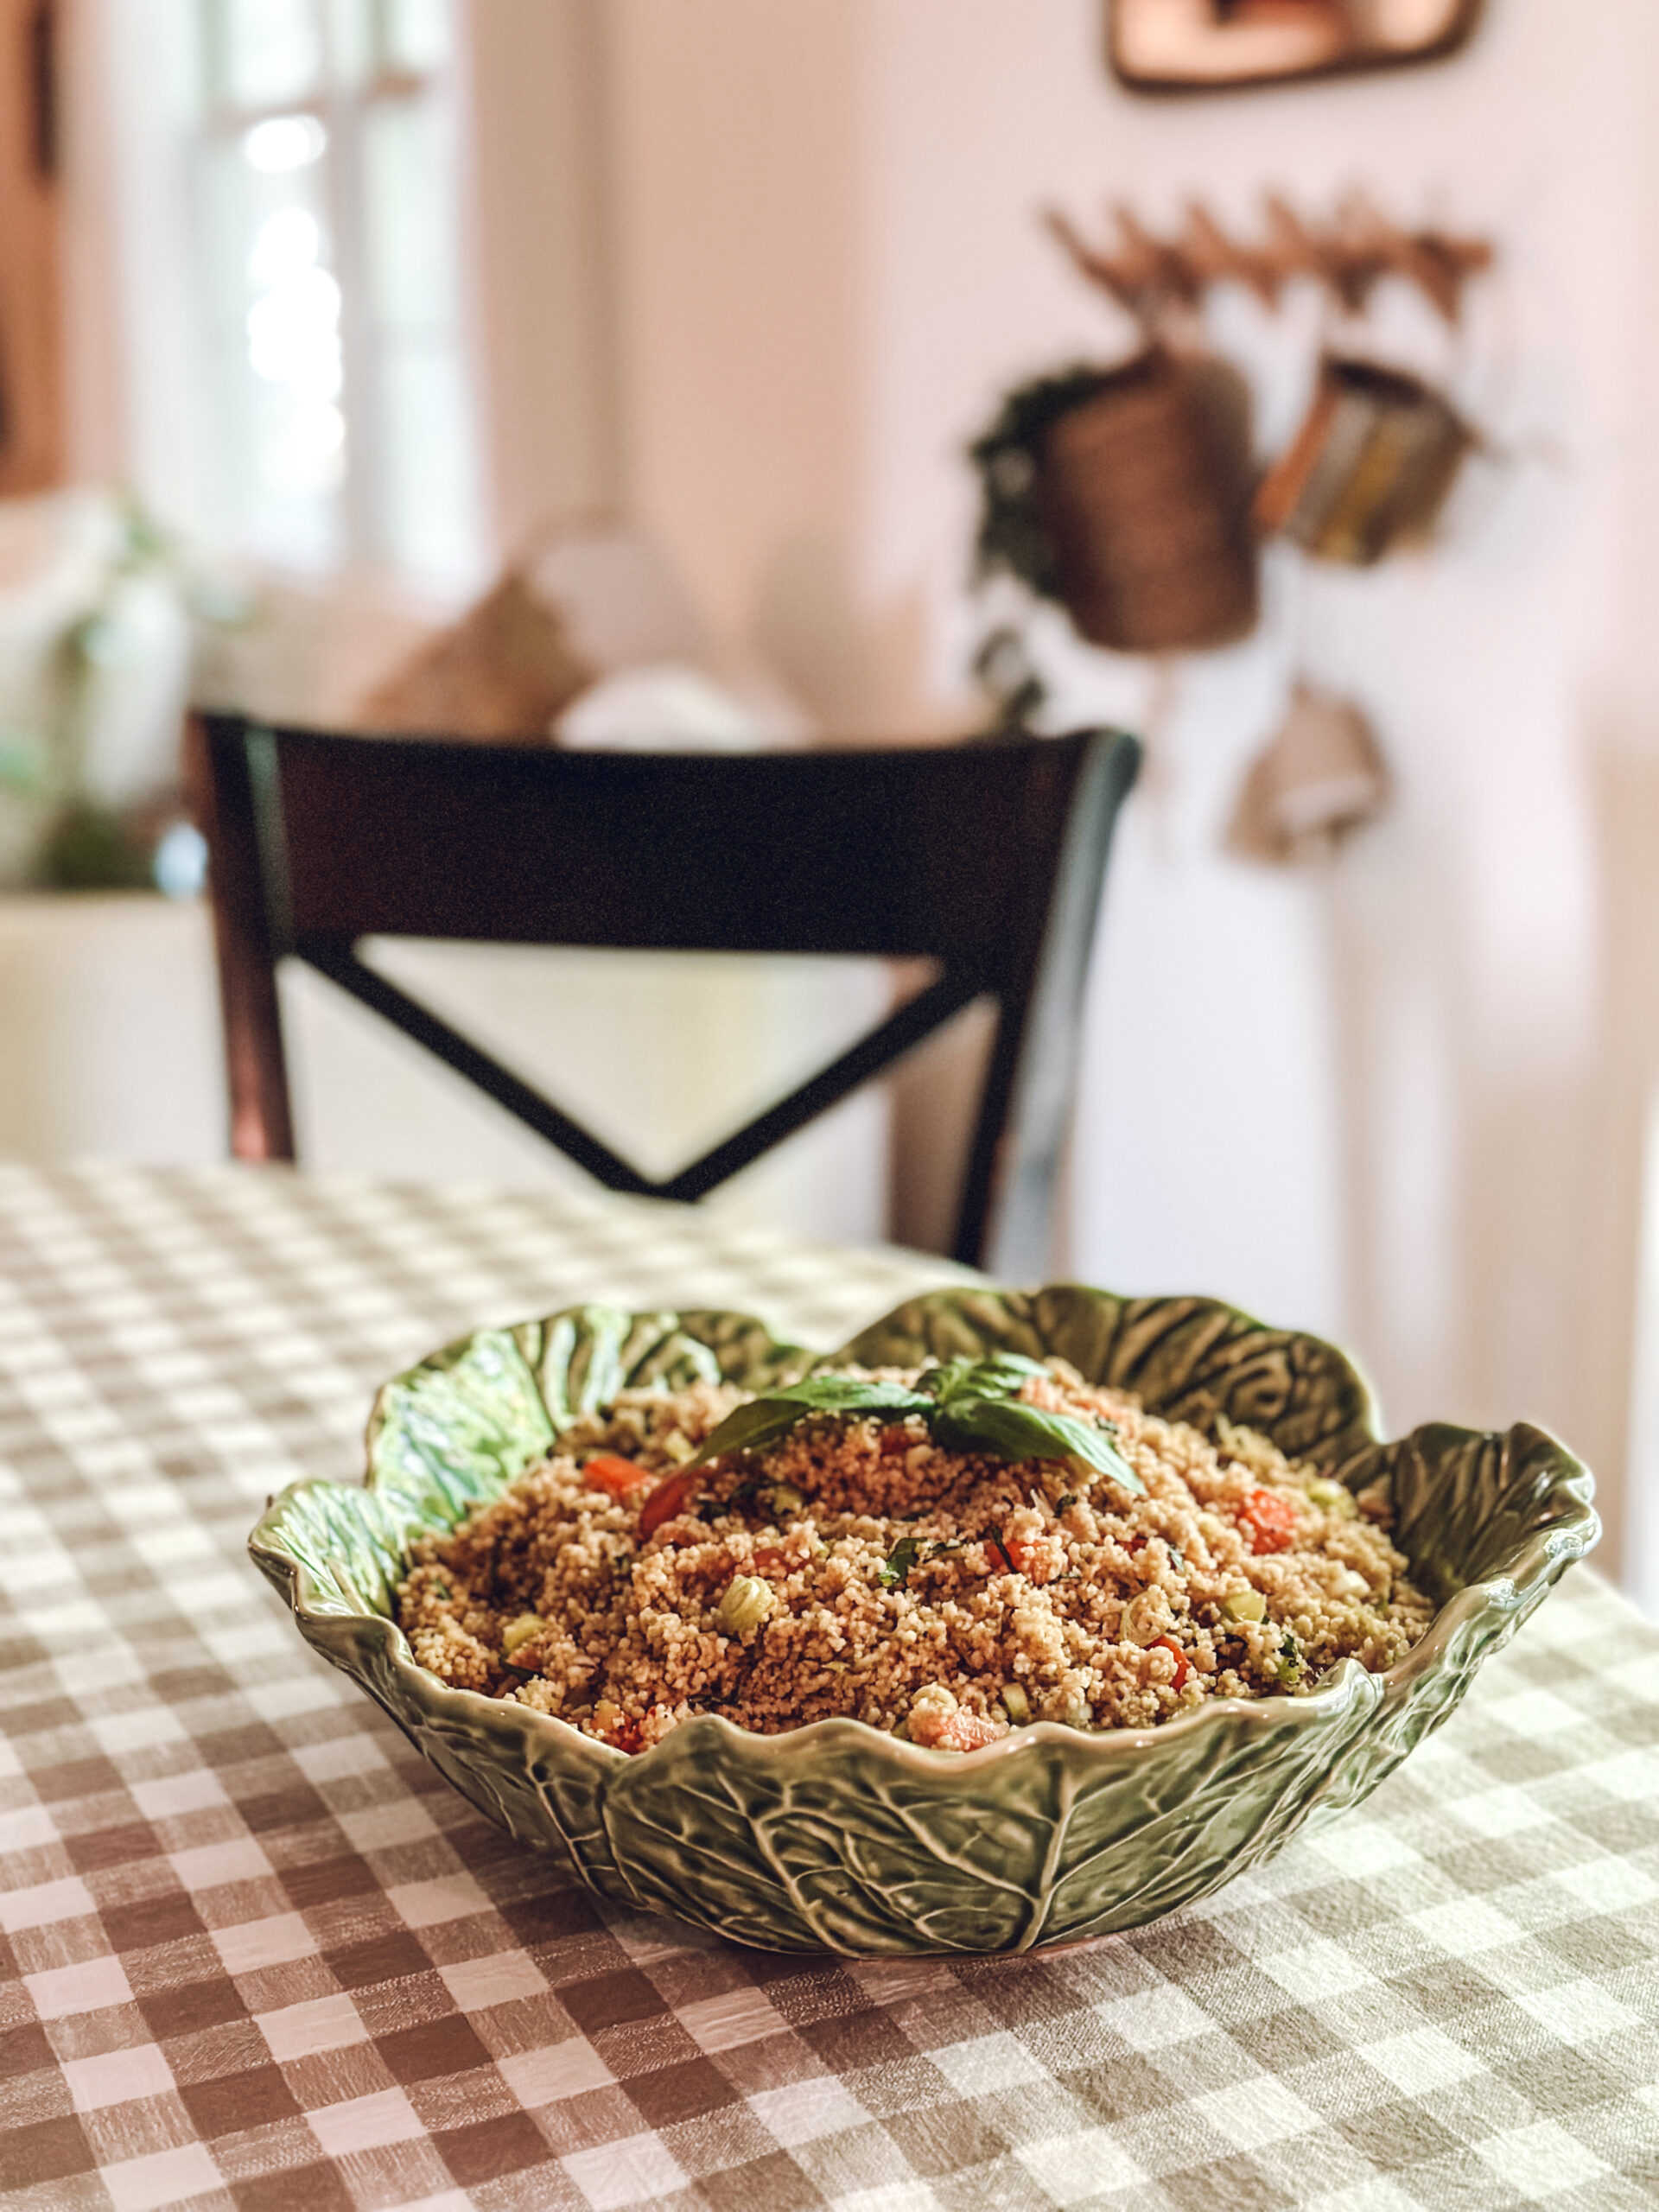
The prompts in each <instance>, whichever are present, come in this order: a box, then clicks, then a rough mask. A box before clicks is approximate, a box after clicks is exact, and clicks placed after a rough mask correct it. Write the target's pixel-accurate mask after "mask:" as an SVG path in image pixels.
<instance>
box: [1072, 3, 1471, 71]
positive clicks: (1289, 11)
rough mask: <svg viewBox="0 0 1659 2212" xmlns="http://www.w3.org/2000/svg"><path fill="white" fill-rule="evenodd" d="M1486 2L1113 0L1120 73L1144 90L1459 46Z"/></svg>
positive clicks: (1390, 64) (1388, 62) (1370, 64)
mask: <svg viewBox="0 0 1659 2212" xmlns="http://www.w3.org/2000/svg"><path fill="white" fill-rule="evenodd" d="M1481 7H1482V0H1106V54H1107V60H1108V62H1109V65H1110V67H1111V71H1112V73H1113V75H1114V76H1115V77H1116V79H1118V81H1119V82H1120V83H1121V84H1123V85H1126V86H1128V88H1129V89H1130V90H1131V91H1132V92H1229V91H1236V90H1237V89H1239V88H1240V87H1242V86H1249V85H1271V84H1286V83H1289V82H1293V81H1294V80H1295V79H1299V78H1307V77H1330V76H1336V75H1338V74H1342V73H1346V72H1348V71H1351V70H1357V69H1393V68H1401V67H1406V66H1408V65H1409V64H1412V63H1415V62H1421V61H1432V60H1438V59H1439V58H1440V57H1441V56H1442V55H1445V54H1452V53H1455V52H1456V50H1457V49H1458V48H1459V47H1460V46H1462V45H1463V44H1465V41H1467V40H1468V39H1469V37H1470V36H1471V34H1472V33H1473V31H1474V29H1475V27H1476V24H1477V23H1478V20H1479V17H1480V13H1481Z"/></svg>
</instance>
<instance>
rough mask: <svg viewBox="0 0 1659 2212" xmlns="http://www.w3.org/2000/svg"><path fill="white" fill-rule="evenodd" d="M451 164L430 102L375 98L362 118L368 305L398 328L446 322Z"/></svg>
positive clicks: (449, 314) (449, 312)
mask: <svg viewBox="0 0 1659 2212" xmlns="http://www.w3.org/2000/svg"><path fill="white" fill-rule="evenodd" d="M454 181H455V164H454V157H453V155H452V153H451V150H450V146H449V132H448V119H447V118H446V117H445V116H444V115H443V114H442V112H441V111H440V110H439V108H438V105H437V104H436V102H435V100H432V99H390V100H382V101H377V102H376V103H375V104H374V105H373V106H372V107H371V108H369V109H368V110H367V111H365V115H364V118H363V189H364V198H365V216H366V228H367V238H368V267H369V282H370V300H371V307H372V313H373V315H374V318H375V321H377V322H378V323H379V324H381V325H382V326H389V327H392V328H396V329H398V330H405V331H408V330H416V329H418V330H428V331H429V330H431V329H433V328H435V327H438V326H440V325H447V324H450V323H453V321H454V317H455V305H456V303H455V297H454V260H455V249H454V222H455V208H454Z"/></svg>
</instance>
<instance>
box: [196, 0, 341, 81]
mask: <svg viewBox="0 0 1659 2212" xmlns="http://www.w3.org/2000/svg"><path fill="white" fill-rule="evenodd" d="M206 5H207V23H208V31H209V41H210V48H211V47H216V48H217V54H218V69H217V75H218V79H219V91H220V95H221V97H222V98H224V99H228V100H230V101H232V103H233V104H234V105H237V106H238V107H270V106H274V105H276V104H277V102H278V101H279V100H291V99H302V98H303V96H304V95H305V94H306V93H308V92H311V91H313V90H314V89H315V86H316V83H317V79H318V76H319V73H320V72H321V67H322V41H321V36H320V35H319V25H318V22H317V16H316V9H315V0H206ZM215 34H216V35H215Z"/></svg>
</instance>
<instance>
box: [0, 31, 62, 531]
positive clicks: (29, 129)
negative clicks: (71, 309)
mask: <svg viewBox="0 0 1659 2212" xmlns="http://www.w3.org/2000/svg"><path fill="white" fill-rule="evenodd" d="M57 30H58V22H57V8H56V4H55V0H0V498H17V497H20V496H22V495H23V494H25V493H31V492H43V491H48V490H50V489H51V487H52V486H54V485H56V484H58V483H60V482H61V481H62V478H63V469H64V420H63V415H64V410H63V342H62V334H61V329H60V321H61V299H62V295H61V283H62V272H61V268H60V241H59V216H58V190H57V179H58V166H59V164H58V153H59V149H58V134H57V111H58V110H57V86H56V82H55V78H56V57H57V44H56V34H57Z"/></svg>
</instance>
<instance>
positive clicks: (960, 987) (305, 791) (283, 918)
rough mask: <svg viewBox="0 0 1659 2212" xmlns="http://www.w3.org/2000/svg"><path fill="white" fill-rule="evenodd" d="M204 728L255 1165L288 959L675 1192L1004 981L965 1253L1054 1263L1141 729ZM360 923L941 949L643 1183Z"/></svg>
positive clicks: (609, 1175) (274, 1137)
mask: <svg viewBox="0 0 1659 2212" xmlns="http://www.w3.org/2000/svg"><path fill="white" fill-rule="evenodd" d="M199 742H200V750H199V756H198V757H199V760H200V764H201V766H203V767H204V768H205V771H206V773H205V776H204V777H203V778H202V798H201V806H200V811H201V814H202V817H203V822H202V826H203V828H204V830H205V831H206V834H207V838H208V842H209V845H210V848H211V852H212V875H211V881H212V887H213V907H214V918H215V925H216V930H217V935H218V945H219V977H220V986H221V993H222V999H223V1007H224V1016H225V1033H226V1053H227V1060H228V1065H229V1074H230V1090H231V1108H232V1149H233V1151H234V1152H235V1154H237V1156H238V1158H240V1159H244V1160H291V1159H292V1158H293V1157H294V1128H293V1119H292V1115H291V1111H290V1107H289V1092H288V1080H287V1073H286V1069H285V1065H284V1060H283V1037H282V1025H281V1021H280V1018H279V1015H278V1010H277V987H276V966H277V961H278V960H279V959H281V958H283V957H285V956H293V957H297V958H299V959H301V960H303V961H306V962H308V963H309V964H310V965H311V966H312V967H313V968H315V969H318V970H319V971H320V972H321V974H322V975H324V976H327V977H329V979H330V980H331V981H332V982H335V983H337V984H338V985H340V988H343V989H345V990H346V991H349V992H350V993H351V994H352V995H353V996H354V997H356V998H358V999H359V1000H360V1001H362V1002H363V1004H365V1006H368V1007H372V1009H373V1010H374V1012H376V1013H377V1014H380V1015H382V1016H384V1018H385V1020H388V1021H391V1022H393V1023H395V1024H396V1026H397V1027H398V1028H400V1029H402V1030H403V1031H404V1033H406V1034H407V1035H409V1036H410V1037H412V1038H414V1039H416V1041H417V1042H418V1043H420V1044H422V1045H423V1046H426V1047H427V1048H428V1049H429V1050H430V1051H431V1052H435V1054H436V1055H437V1056H438V1058H441V1059H442V1060H443V1061H445V1062H447V1064H448V1065H449V1066H450V1067H452V1068H454V1069H455V1070H456V1071H458V1072H459V1073H461V1075H463V1076H466V1077H468V1078H470V1080H471V1081H473V1082H474V1083H475V1084H478V1085H479V1087H480V1089H481V1090H485V1091H486V1092H487V1093H488V1094H489V1096H491V1097H493V1098H494V1099H496V1100H497V1101H498V1102H499V1103H500V1104H502V1105H504V1106H505V1107H506V1108H508V1109H509V1110H510V1111H512V1113H514V1114H516V1115H517V1116H518V1117H519V1118H520V1119H521V1120H522V1121H524V1122H527V1123H528V1124H529V1126H530V1127H531V1128H533V1129H535V1130H537V1132H538V1133H539V1134H540V1135H542V1136H543V1137H544V1138H546V1139H547V1140H548V1141H549V1142H550V1143H552V1144H554V1145H556V1146H557V1147H558V1148H559V1149H560V1150H561V1151H562V1152H563V1153H565V1154H568V1155H569V1158H571V1159H572V1160H575V1161H576V1162H577V1163H578V1165H580V1166H582V1167H584V1168H585V1169H586V1170H587V1171H588V1173H590V1174H592V1175H594V1176H595V1177H596V1178H597V1179H599V1181H600V1182H601V1183H603V1184H605V1185H607V1186H608V1187H609V1188H610V1189H612V1190H614V1191H624V1192H633V1193H636V1194H640V1195H646V1196H651V1197H655V1198H682V1199H695V1198H702V1197H703V1196H704V1195H705V1194H706V1193H707V1192H709V1191H711V1190H713V1189H714V1188H715V1186H716V1185H718V1184H720V1183H722V1182H724V1181H725V1180H726V1179H727V1178H728V1176H730V1175H734V1174H735V1173H737V1172H738V1170H739V1169H740V1168H742V1167H746V1166H748V1164H749V1163H750V1161H752V1160H755V1159H757V1158H759V1156H760V1154H762V1153H763V1152H766V1151H767V1150H769V1149H770V1148H771V1147H772V1146H774V1145H776V1144H779V1143H780V1142H781V1141H783V1139H784V1138H785V1137H787V1136H789V1135H792V1134H793V1132H794V1131H795V1130H796V1129H798V1128H801V1127H802V1126H803V1125H804V1123H805V1122H809V1121H810V1120H812V1119H813V1118H814V1117H815V1116H817V1115H819V1114H821V1113H823V1112H824V1111H825V1110H826V1109H828V1108H829V1107H830V1106H833V1105H835V1104H836V1103H837V1102H838V1101H839V1100H840V1099H842V1097H844V1096H846V1095H847V1094H848V1092H849V1091H850V1090H854V1089H855V1087H856V1086H857V1085H859V1084H862V1083H865V1082H867V1081H868V1080H869V1079H870V1077H873V1076H874V1075H877V1074H879V1073H880V1071H882V1070H883V1069H884V1068H887V1066H889V1065H891V1064H892V1063H893V1061H894V1060H896V1059H897V1058H899V1055H900V1054H901V1053H904V1052H908V1051H909V1050H910V1049H911V1048H912V1046H915V1045H916V1044H918V1043H919V1042H920V1040H921V1039H923V1038H924V1037H925V1036H927V1035H928V1034H929V1033H931V1031H933V1030H935V1029H937V1028H938V1027H940V1026H941V1025H942V1024H943V1023H944V1022H946V1021H948V1020H950V1018H951V1016H952V1015H953V1014H957V1012H958V1011H960V1009H961V1008H963V1007H965V1006H967V1005H968V1004H969V1002H970V1001H973V1000H975V999H976V998H979V997H981V996H982V995H990V996H991V997H993V998H994V999H995V1001H996V1003H997V1009H998V1014H997V1021H996V1027H995V1035H994V1039H993V1043H992V1046H991V1049H990V1053H989V1058H988V1065H987V1069H986V1074H985V1078H984V1084H983V1089H982V1096H981V1100H980V1106H979V1112H978V1118H977V1122H976V1127H975V1130H974V1135H973V1139H972V1142H971V1145H970V1147H969V1158H968V1161H967V1166H966V1169H965V1172H964V1174H963V1183H962V1187H961V1196H960V1201H959V1206H958V1212H957V1229H956V1235H955V1239H954V1252H955V1255H956V1256H957V1258H959V1259H962V1260H965V1261H968V1262H974V1263H982V1262H985V1261H986V1260H987V1259H988V1258H992V1257H994V1258H995V1262H996V1264H997V1265H998V1266H999V1268H1011V1269H1013V1270H1014V1271H1016V1272H1018V1271H1020V1270H1022V1269H1032V1270H1036V1271H1039V1272H1040V1270H1041V1268H1042V1267H1043V1266H1044V1264H1045V1262H1046V1247H1047V1239H1048V1227H1049V1211H1050V1208H1051V1206H1052V1196H1053V1191H1054V1187H1055V1178H1056V1173H1057V1171H1058V1160H1059V1154H1060V1148H1061V1145H1062V1142H1063V1140H1064V1135H1065V1120H1066V1115H1067V1111H1068V1109H1069V1105H1070V1100H1071V1088H1072V1077H1073V1072H1074V1067H1075V1056H1076V1040H1077V1020H1078V1014H1079V1012H1080V1008H1081V1001H1082V995H1083V989H1084V981H1085V978H1086V975H1087V971H1088V964H1089V955H1090V946H1091V944H1092V941H1093V937H1094V931H1095V921H1096V912H1097V909H1098V906H1099V903H1100V891H1101V883H1102V879H1103V873H1104V869H1105V865H1106V858H1107V853H1108V849H1109V841H1110V837H1111V832H1112V825H1113V822H1114V820H1115V817H1116V813H1117V810H1118V807H1119V805H1120V804H1121V803H1122V798H1123V796H1124V794H1125V792H1126V791H1128V788H1129V785H1130V784H1131V783H1132V782H1133V780H1134V778H1135V769H1136V766H1137V764H1138V761H1139V757H1140V754H1139V747H1137V746H1136V744H1135V740H1134V739H1133V738H1129V737H1126V736H1123V735H1121V734H1116V733H1112V732H1106V731H1098V730H1084V731H1079V732H1078V733H1077V734H1075V735H1072V736H1069V737H1061V738H1032V737H1013V738H998V739H992V740H987V741H983V742H978V743H974V744H967V745H957V746H948V747H932V746H927V747H913V746H907V747H883V748H880V749H879V750H866V749H856V750H854V749H848V750H842V751H818V752H800V753H758V754H745V755H742V756H741V757H731V756H709V755H697V756H688V755H685V754H664V753H653V754H641V753H564V752H559V751H556V750H554V749H552V748H550V747H546V746H541V745H537V746H530V745H524V746H518V745H510V746H501V745H488V746H486V745H478V744H461V743H453V742H445V741H437V740H428V739H423V738H408V739H405V738H384V737H359V736H347V735H337V734H327V733H323V732H321V731H315V730H302V729H279V728H270V727H269V726H267V725H265V724H264V723H259V722H254V721H248V720H246V719H245V718H243V717H240V716H236V715H207V716H206V717H204V718H203V719H202V721H201V722H200V726H199ZM372 936H392V937H415V938H462V939H469V940H473V941H481V942H486V943H499V944H545V945H603V946H613V947H632V948H639V949H647V948H648V949H651V950H697V951H728V952H733V951H734V952H771V953H780V952H785V953H787V952H795V953H842V954H876V955H882V956H887V957H899V958H912V959H914V958H919V959H925V960H929V961H931V962H933V963H935V964H936V966H937V969H938V973H937V976H936V977H935V980H934V981H933V982H931V983H930V984H928V985H927V986H926V988H924V989H922V990H921V991H920V992H919V993H918V995H916V996H914V997H913V998H912V999H910V1000H909V1001H908V1002H907V1003H906V1004H904V1005H902V1006H900V1007H899V1008H898V1010H897V1011H896V1012H895V1013H894V1014H892V1015H891V1016H890V1017H889V1018H888V1019H887V1020H886V1021H884V1022H882V1023H881V1024H880V1026H879V1027H877V1028H876V1029H874V1031H873V1032H871V1033H870V1034H869V1035H868V1036H867V1037H866V1038H864V1039H862V1040H861V1042H860V1043H858V1044H856V1045H855V1046H853V1047H852V1048H851V1049H850V1050H849V1051H848V1052H844V1053H842V1055H841V1056H840V1057H839V1058H837V1059H836V1060H834V1061H833V1062H832V1063H831V1064H830V1065H829V1066H827V1067H825V1068H824V1069H823V1070H822V1071H820V1072H819V1073H818V1074H817V1075H816V1076H815V1077H812V1079H811V1080H810V1082H808V1083H806V1084H803V1085H802V1086H801V1087H800V1088H799V1089H798V1090H795V1091H793V1092H791V1094H790V1096H788V1097H786V1098H785V1099H782V1100H780V1101H779V1103H777V1104H775V1105H773V1106H772V1107H771V1108H769V1109H767V1110H766V1112H765V1113H763V1114H761V1115H760V1116H758V1117H757V1118H756V1119H755V1120H754V1121H753V1122H750V1123H748V1124H747V1127H746V1128H742V1129H741V1130H739V1131H738V1132H737V1133H736V1134H735V1135H733V1136H731V1137H729V1138H728V1139H727V1140H726V1141H723V1142H722V1143H721V1144H719V1145H717V1146H716V1147H715V1148H714V1149H713V1150H712V1151H711V1152H709V1153H707V1154H704V1155H703V1157H702V1159H700V1160H695V1161H693V1162H692V1164H691V1165H690V1166H689V1167H686V1168H683V1169H682V1170H681V1172H680V1173H678V1174H677V1175H674V1176H672V1177H670V1178H669V1179H667V1180H665V1181H660V1182H654V1181H652V1179H649V1178H648V1177H646V1176H644V1175H642V1174H640V1173H639V1172H638V1170H637V1169H635V1168H634V1167H632V1166H631V1165H630V1164H629V1163H628V1162H627V1161H626V1160H624V1159H622V1158H620V1156H619V1154H616V1153H615V1152H613V1150H612V1149H611V1148H610V1147H609V1146H608V1145H607V1144H606V1143H605V1142H604V1141H603V1140H602V1139H601V1137H599V1136H597V1135H594V1133H593V1132H592V1131H590V1130H588V1129H587V1128H582V1126H581V1125H580V1124H579V1123H577V1122H575V1121H573V1120H572V1119H571V1118H570V1117H569V1116H567V1115H566V1114H564V1113H563V1112H562V1111H561V1110H560V1109H559V1108H558V1107H556V1105H554V1104H552V1103H550V1101H549V1100H547V1099H545V1098H543V1097H542V1096H540V1095H539V1094H538V1093H537V1092H536V1091H535V1090H531V1088H530V1086H529V1085H528V1084H524V1083H523V1082H522V1081H521V1080H520V1079H519V1078H518V1077H517V1076H515V1075H513V1074H512V1071H510V1070H508V1069H506V1068H505V1067H503V1066H502V1065H500V1064H499V1062H498V1061H496V1060H494V1059H493V1058H491V1057H490V1056H489V1055H488V1054H487V1053H486V1052H482V1051H480V1048H479V1047H478V1046H475V1045H474V1044H472V1043H470V1042H469V1041H468V1040H467V1039H466V1038H464V1037H462V1036H461V1035H460V1034H459V1033H457V1032H456V1031H455V1030H454V1029H452V1028H451V1027H449V1026H448V1024H447V1023H445V1022H443V1021H441V1020H439V1019H438V1018H437V1016H436V1015H435V1014H432V1013H431V1012H430V1011H429V1010H428V1009H427V1008H426V1007H423V1006H421V1005H420V1004H418V1003H417V1002H416V1001H415V1000H413V999H411V998H410V997H409V996H408V995H406V994H405V993H404V992H403V991H401V990H399V989H398V988H397V987H396V985H394V984H392V983H391V982H388V981H387V980H386V979H385V977H384V976H381V975H379V974H378V973H377V972H376V970H375V969H372V968H371V967H369V966H368V965H367V964H366V963H365V962H364V961H363V960H361V959H360V958H359V955H358V950H357V947H358V944H359V941H360V940H361V939H362V938H367V937H372ZM993 1230H994V1231H995V1234H994V1235H993Z"/></svg>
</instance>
